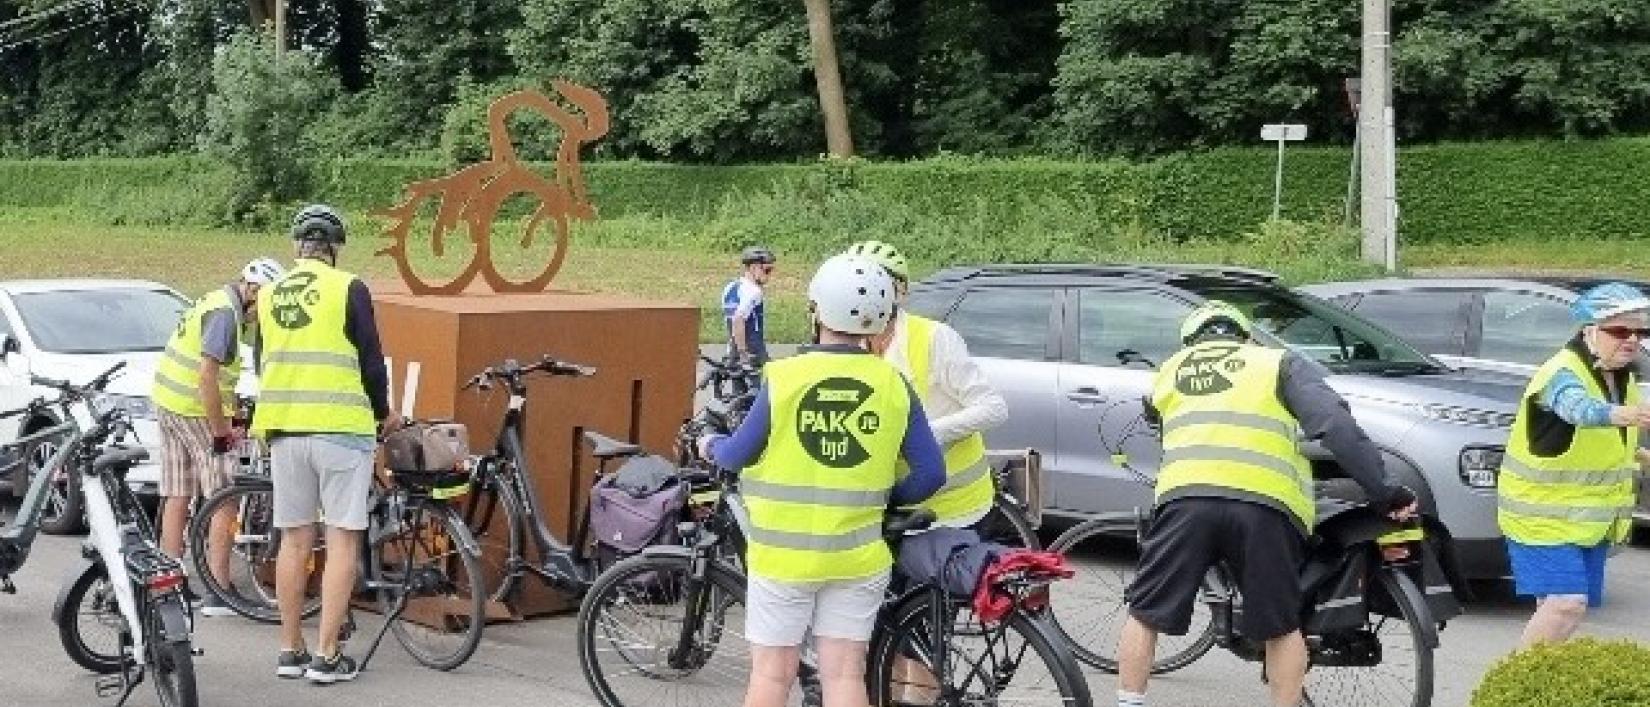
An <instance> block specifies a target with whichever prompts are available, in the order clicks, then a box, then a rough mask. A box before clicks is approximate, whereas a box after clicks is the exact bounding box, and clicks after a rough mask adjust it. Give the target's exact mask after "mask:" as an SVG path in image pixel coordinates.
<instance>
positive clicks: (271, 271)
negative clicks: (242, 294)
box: [241, 258, 286, 287]
mask: <svg viewBox="0 0 1650 707" xmlns="http://www.w3.org/2000/svg"><path fill="white" fill-rule="evenodd" d="M285 275H286V268H283V267H281V264H280V263H277V262H275V259H274V258H258V259H257V260H254V261H252V262H250V263H247V264H246V267H244V268H241V279H242V280H245V281H247V282H250V283H252V284H254V285H257V286H259V287H263V286H264V285H272V284H275V281H276V280H279V279H281V278H282V277H283V276H285Z"/></svg>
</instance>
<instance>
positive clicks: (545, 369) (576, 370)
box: [460, 355, 596, 390]
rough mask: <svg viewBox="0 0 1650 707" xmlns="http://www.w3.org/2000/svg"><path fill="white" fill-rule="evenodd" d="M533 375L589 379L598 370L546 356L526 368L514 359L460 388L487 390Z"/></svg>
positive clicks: (493, 367) (489, 367) (486, 371)
mask: <svg viewBox="0 0 1650 707" xmlns="http://www.w3.org/2000/svg"><path fill="white" fill-rule="evenodd" d="M532 373H547V374H549V375H552V376H569V377H580V378H587V377H590V376H594V375H596V368H595V367H593V366H584V365H580V364H577V363H572V362H570V361H558V360H556V359H554V358H551V357H550V356H549V355H545V357H544V358H542V359H540V360H539V361H538V362H537V363H532V364H528V365H526V366H523V365H521V364H519V363H517V362H516V360H515V359H513V358H512V359H507V360H505V361H504V362H503V363H500V364H498V365H497V366H488V367H486V368H484V369H482V370H481V372H480V373H477V374H475V375H473V376H470V379H469V380H468V381H465V383H464V387H463V388H460V390H469V389H471V388H479V389H481V390H486V389H488V388H490V387H492V384H493V381H495V380H498V379H504V380H506V381H510V382H516V381H519V380H521V378H522V377H523V376H526V375H529V374H532Z"/></svg>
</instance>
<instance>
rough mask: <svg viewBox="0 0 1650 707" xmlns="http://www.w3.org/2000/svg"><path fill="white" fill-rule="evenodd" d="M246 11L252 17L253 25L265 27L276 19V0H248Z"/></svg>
mask: <svg viewBox="0 0 1650 707" xmlns="http://www.w3.org/2000/svg"><path fill="white" fill-rule="evenodd" d="M246 12H247V15H248V16H250V17H251V18H252V26H253V27H254V28H256V29H263V28H264V27H266V26H268V25H269V23H271V22H273V21H275V0H246Z"/></svg>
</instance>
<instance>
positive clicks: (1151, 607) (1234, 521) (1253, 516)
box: [1124, 498, 1306, 641]
mask: <svg viewBox="0 0 1650 707" xmlns="http://www.w3.org/2000/svg"><path fill="white" fill-rule="evenodd" d="M1305 556H1306V542H1305V540H1304V539H1303V538H1301V534H1300V531H1298V530H1296V529H1295V525H1294V523H1293V522H1292V521H1290V519H1289V517H1288V516H1286V515H1284V514H1283V512H1282V511H1279V510H1277V509H1275V508H1270V507H1268V506H1264V505H1261V504H1258V503H1251V502H1248V501H1238V500H1233V499H1224V498H1181V499H1176V500H1173V501H1170V502H1168V503H1166V504H1164V505H1163V506H1162V507H1161V508H1159V509H1157V512H1156V513H1155V514H1154V515H1153V516H1152V523H1151V527H1150V528H1148V529H1147V531H1146V539H1145V542H1144V543H1143V544H1142V547H1141V554H1140V572H1139V574H1138V575H1136V576H1135V578H1134V582H1133V583H1132V584H1130V585H1129V588H1128V591H1127V592H1126V593H1125V594H1124V600H1125V601H1127V602H1128V605H1129V613H1130V614H1132V615H1133V616H1134V618H1136V619H1138V620H1139V621H1140V622H1141V623H1144V624H1146V625H1147V626H1149V627H1151V628H1152V629H1154V630H1156V631H1158V632H1159V633H1166V634H1169V635H1172V636H1182V635H1185V634H1186V631H1187V629H1189V628H1191V621H1192V609H1193V608H1194V606H1195V602H1196V601H1197V600H1198V590H1199V588H1200V587H1201V586H1202V580H1203V576H1204V575H1205V574H1206V573H1208V571H1209V568H1210V567H1213V566H1214V565H1215V563H1217V562H1221V561H1224V562H1226V564H1227V566H1228V567H1229V568H1230V569H1231V571H1232V576H1233V578H1234V580H1235V581H1236V582H1237V585H1238V591H1239V592H1241V593H1242V595H1243V617H1242V619H1241V620H1240V621H1239V622H1238V626H1237V629H1238V631H1239V632H1241V633H1242V634H1243V635H1244V636H1245V637H1247V638H1249V639H1251V640H1257V641H1266V640H1271V639H1273V638H1278V637H1280V636H1284V635H1287V634H1289V633H1292V632H1294V631H1295V630H1296V629H1299V628H1300V623H1301V601H1302V599H1301V588H1300V579H1299V577H1300V568H1301V564H1302V562H1304V561H1305Z"/></svg>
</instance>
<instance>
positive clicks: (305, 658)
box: [275, 648, 315, 678]
mask: <svg viewBox="0 0 1650 707" xmlns="http://www.w3.org/2000/svg"><path fill="white" fill-rule="evenodd" d="M314 659H315V657H314V656H312V655H310V654H309V651H307V650H304V649H302V648H300V649H298V650H295V651H281V657H279V658H277V659H276V660H275V675H276V677H283V678H301V677H303V676H304V669H305V668H307V667H309V662H310V661H311V660H314Z"/></svg>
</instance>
